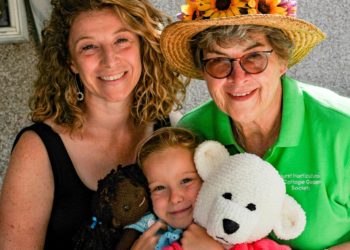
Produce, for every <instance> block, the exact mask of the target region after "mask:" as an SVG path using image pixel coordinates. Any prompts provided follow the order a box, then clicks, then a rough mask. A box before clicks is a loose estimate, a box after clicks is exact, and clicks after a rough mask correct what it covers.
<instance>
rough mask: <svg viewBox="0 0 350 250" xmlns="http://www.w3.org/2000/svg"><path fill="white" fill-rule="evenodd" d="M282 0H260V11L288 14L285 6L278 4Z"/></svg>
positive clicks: (262, 12) (263, 12) (258, 6)
mask: <svg viewBox="0 0 350 250" xmlns="http://www.w3.org/2000/svg"><path fill="white" fill-rule="evenodd" d="M280 3H281V0H259V1H258V4H257V5H256V8H257V11H258V13H261V14H279V15H284V16H286V15H287V11H286V9H285V8H283V7H280V6H278V5H279V4H280Z"/></svg>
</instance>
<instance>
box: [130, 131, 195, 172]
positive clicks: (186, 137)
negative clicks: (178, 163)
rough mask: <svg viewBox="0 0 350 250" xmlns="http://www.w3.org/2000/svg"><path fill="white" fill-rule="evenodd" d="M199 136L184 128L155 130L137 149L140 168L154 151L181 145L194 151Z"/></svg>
mask: <svg viewBox="0 0 350 250" xmlns="http://www.w3.org/2000/svg"><path fill="white" fill-rule="evenodd" d="M199 143H200V140H199V137H198V136H196V135H195V134H194V133H193V132H191V131H190V130H188V129H184V128H174V127H165V128H161V129H159V130H156V131H155V132H154V133H153V134H152V135H151V136H150V137H148V138H146V139H145V141H144V142H143V143H142V144H141V146H140V147H139V150H138V155H137V161H138V164H139V166H140V167H141V168H142V166H143V163H144V161H145V160H146V159H147V158H148V157H149V156H150V155H151V154H152V153H154V152H159V151H162V150H165V149H167V148H169V147H182V148H185V149H188V150H189V151H191V152H192V153H194V150H195V148H196V147H197V146H198V145H199Z"/></svg>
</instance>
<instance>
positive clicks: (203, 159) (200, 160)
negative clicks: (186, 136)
mask: <svg viewBox="0 0 350 250" xmlns="http://www.w3.org/2000/svg"><path fill="white" fill-rule="evenodd" d="M229 156H230V154H229V152H228V151H227V149H226V148H225V147H224V145H222V144H221V143H219V142H216V141H205V142H203V143H201V144H200V145H199V146H198V147H197V148H196V150H195V153H194V163H195V165H196V168H197V171H198V174H199V175H200V177H201V178H202V179H203V180H205V179H206V178H207V177H208V176H209V175H210V173H211V171H213V170H214V169H216V167H219V166H220V164H221V163H222V162H223V161H224V160H225V159H227V158H228V157H229Z"/></svg>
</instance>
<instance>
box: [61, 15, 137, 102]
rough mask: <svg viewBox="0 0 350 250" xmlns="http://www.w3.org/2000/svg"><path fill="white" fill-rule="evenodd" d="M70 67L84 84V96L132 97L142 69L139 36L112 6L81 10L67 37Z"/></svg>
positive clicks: (104, 98) (112, 98) (107, 99)
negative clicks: (110, 7) (87, 10)
mask: <svg viewBox="0 0 350 250" xmlns="http://www.w3.org/2000/svg"><path fill="white" fill-rule="evenodd" d="M68 46H69V52H70V55H71V61H70V65H71V70H72V71H73V72H74V73H75V74H79V77H80V79H81V81H82V83H83V85H84V90H85V93H84V94H85V98H87V99H90V100H91V99H95V100H102V101H108V102H122V101H130V100H131V99H132V97H131V95H132V91H133V89H134V88H135V86H136V84H137V83H138V81H139V79H140V76H141V72H142V63H141V52H140V40H139V37H138V36H137V35H136V34H135V33H133V32H132V31H131V30H130V29H129V27H127V26H126V25H125V24H124V23H123V22H122V21H121V19H120V18H119V17H118V16H117V15H116V13H115V12H114V11H113V10H112V9H102V10H94V11H90V12H83V13H81V14H79V15H78V16H77V17H76V19H75V20H74V22H73V24H72V27H71V30H70V34H69V39H68Z"/></svg>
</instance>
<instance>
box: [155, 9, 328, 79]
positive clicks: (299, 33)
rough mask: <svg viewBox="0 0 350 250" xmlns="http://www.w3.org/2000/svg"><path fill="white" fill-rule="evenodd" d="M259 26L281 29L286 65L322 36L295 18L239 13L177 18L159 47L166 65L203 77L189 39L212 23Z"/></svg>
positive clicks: (162, 36) (309, 25)
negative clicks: (288, 46)
mask: <svg viewBox="0 0 350 250" xmlns="http://www.w3.org/2000/svg"><path fill="white" fill-rule="evenodd" d="M246 24H252V25H261V26H268V27H273V28H277V29H280V30H282V31H283V32H284V33H285V34H286V35H287V36H288V37H289V39H290V40H291V41H292V42H293V45H294V49H293V52H292V55H291V57H290V59H289V62H288V67H289V68H290V67H291V66H293V65H295V64H297V63H298V62H300V61H301V60H302V59H303V58H304V57H305V56H306V55H307V54H308V53H309V52H310V51H311V50H312V49H313V48H314V47H315V46H316V45H317V44H319V43H320V42H321V41H322V40H323V39H325V37H326V35H325V34H324V33H323V32H322V31H321V30H320V29H318V28H317V27H316V26H315V25H313V24H311V23H308V22H306V21H304V20H301V19H297V18H295V17H288V16H282V15H271V14H255V15H240V16H233V17H226V18H216V19H205V20H193V21H178V22H175V23H172V24H170V25H169V26H167V27H166V28H165V29H164V30H163V32H162V35H161V40H160V44H161V49H162V53H163V54H164V56H165V58H166V60H167V62H168V63H169V64H170V66H171V67H172V68H173V69H174V70H175V71H177V72H179V73H180V74H182V75H184V76H187V77H190V78H197V79H203V74H202V71H201V70H199V69H197V68H196V67H195V65H194V62H193V56H192V52H191V49H190V44H189V41H190V39H191V38H192V37H193V36H195V35H196V34H198V33H199V32H201V31H203V30H205V29H207V28H209V27H212V26H225V25H246Z"/></svg>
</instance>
